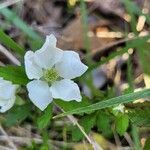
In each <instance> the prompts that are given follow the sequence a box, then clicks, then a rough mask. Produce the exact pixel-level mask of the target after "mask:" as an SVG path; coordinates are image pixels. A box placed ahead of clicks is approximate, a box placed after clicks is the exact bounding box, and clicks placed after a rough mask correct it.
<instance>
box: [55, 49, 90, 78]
mask: <svg viewBox="0 0 150 150" xmlns="http://www.w3.org/2000/svg"><path fill="white" fill-rule="evenodd" d="M55 67H56V70H57V71H58V73H59V75H60V76H61V77H63V78H65V79H73V78H76V77H79V76H81V75H82V74H83V73H84V72H85V71H86V70H87V69H88V67H87V66H86V65H84V64H83V63H82V62H81V60H80V57H79V54H78V53H76V52H74V51H64V52H63V57H62V60H61V61H60V62H59V63H57V64H56V65H55Z"/></svg>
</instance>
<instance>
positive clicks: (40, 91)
mask: <svg viewBox="0 0 150 150" xmlns="http://www.w3.org/2000/svg"><path fill="white" fill-rule="evenodd" d="M27 89H28V92H29V98H30V99H31V101H32V102H33V103H34V104H35V105H36V106H37V107H38V108H39V109H40V110H42V111H43V110H44V109H45V108H46V107H47V106H48V104H50V103H51V102H52V100H53V99H52V95H51V93H50V91H49V86H48V84H47V83H46V82H44V81H40V80H33V81H31V82H29V83H28V84H27Z"/></svg>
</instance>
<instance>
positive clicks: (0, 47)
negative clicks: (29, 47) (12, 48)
mask: <svg viewBox="0 0 150 150" xmlns="http://www.w3.org/2000/svg"><path fill="white" fill-rule="evenodd" d="M0 52H1V53H3V54H4V55H5V56H6V57H7V58H8V59H9V60H10V61H11V62H12V63H13V64H15V65H18V66H20V65H21V63H20V61H19V60H18V59H17V58H16V57H15V56H13V55H12V54H11V53H10V52H9V51H8V50H7V49H6V48H5V47H4V46H2V45H1V44H0Z"/></svg>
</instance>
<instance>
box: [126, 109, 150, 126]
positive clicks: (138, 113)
mask: <svg viewBox="0 0 150 150" xmlns="http://www.w3.org/2000/svg"><path fill="white" fill-rule="evenodd" d="M128 115H129V119H130V120H131V122H132V123H133V124H135V125H136V126H140V127H141V126H144V127H147V126H148V127H149V126H150V110H149V109H144V110H143V109H134V110H131V111H129V113H128Z"/></svg>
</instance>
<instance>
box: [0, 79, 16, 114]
mask: <svg viewBox="0 0 150 150" xmlns="http://www.w3.org/2000/svg"><path fill="white" fill-rule="evenodd" d="M17 87H18V86H17V85H14V84H12V83H11V82H10V81H6V80H4V79H3V78H0V112H2V113H3V112H5V111H7V110H9V109H10V108H11V107H12V106H13V105H14V103H15V99H16V96H15V92H16V88H17Z"/></svg>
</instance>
